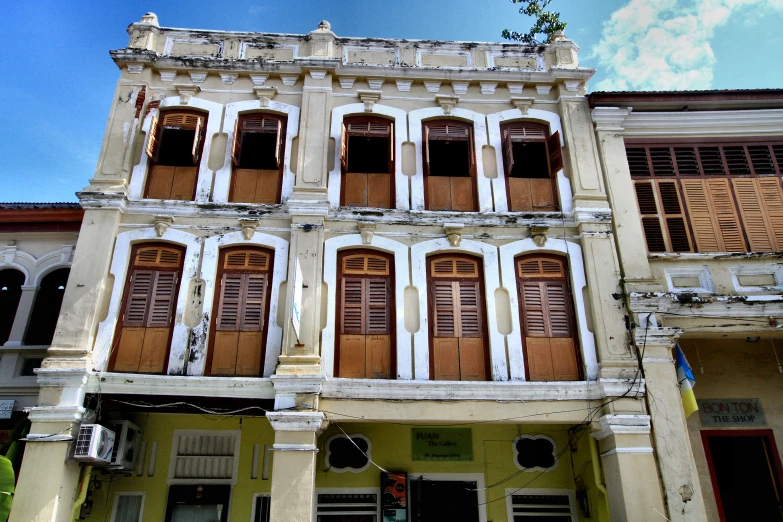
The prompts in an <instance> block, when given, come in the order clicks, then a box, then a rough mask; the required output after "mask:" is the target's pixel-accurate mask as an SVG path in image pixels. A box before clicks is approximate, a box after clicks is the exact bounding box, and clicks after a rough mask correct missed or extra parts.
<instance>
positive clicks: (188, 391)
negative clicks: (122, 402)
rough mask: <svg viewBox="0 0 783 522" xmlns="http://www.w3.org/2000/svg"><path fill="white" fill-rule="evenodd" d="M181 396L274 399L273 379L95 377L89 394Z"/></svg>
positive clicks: (118, 375)
mask: <svg viewBox="0 0 783 522" xmlns="http://www.w3.org/2000/svg"><path fill="white" fill-rule="evenodd" d="M98 391H100V392H101V393H118V394H135V393H142V392H143V393H145V394H149V395H180V396H192V397H202V396H203V397H230V398H250V399H274V397H275V391H274V388H273V387H272V380H271V379H269V378H266V377H209V376H181V375H144V374H139V373H101V374H91V375H90V377H89V380H88V382H87V392H88V393H97V392H98Z"/></svg>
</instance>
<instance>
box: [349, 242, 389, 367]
mask: <svg viewBox="0 0 783 522" xmlns="http://www.w3.org/2000/svg"><path fill="white" fill-rule="evenodd" d="M337 263H338V270H339V273H338V278H339V282H338V285H339V287H338V291H339V292H340V294H339V295H340V298H339V299H338V310H337V317H338V318H339V322H338V324H337V328H338V331H339V335H338V346H337V351H336V354H335V363H334V365H335V368H334V373H335V376H337V377H349V378H358V379H391V378H392V376H393V375H395V374H396V370H395V363H396V361H395V357H394V350H392V346H394V342H393V340H394V331H393V330H392V325H393V324H394V320H395V319H394V293H393V291H392V287H393V281H394V272H393V269H392V267H393V266H394V265H393V262H392V257H391V256H390V255H389V254H385V253H382V252H377V251H370V250H358V251H357V250H348V251H344V252H341V253H339V254H338V256H337Z"/></svg>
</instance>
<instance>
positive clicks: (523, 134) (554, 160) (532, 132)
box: [502, 122, 563, 212]
mask: <svg viewBox="0 0 783 522" xmlns="http://www.w3.org/2000/svg"><path fill="white" fill-rule="evenodd" d="M502 135H503V161H504V167H505V169H504V172H505V177H506V187H507V192H508V208H509V210H510V211H511V212H527V211H537V212H546V211H550V212H551V211H554V210H557V201H558V200H557V198H556V181H555V178H556V175H557V172H558V171H559V170H560V169H562V168H563V163H562V152H561V150H560V134H559V133H558V132H555V134H553V135H551V136H549V129H548V128H547V126H546V125H542V124H539V123H533V122H512V123H509V124H506V125H504V126H503V129H502ZM519 143H538V144H539V145H540V147H541V157H540V161H541V163H543V165H548V174H549V176H548V177H539V176H540V173H537V172H536V173H527V172H525V164H524V162H519V161H516V160H515V158H514V144H519ZM515 167H516V168H517V169H516V170H515Z"/></svg>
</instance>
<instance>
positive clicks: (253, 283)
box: [240, 274, 267, 332]
mask: <svg viewBox="0 0 783 522" xmlns="http://www.w3.org/2000/svg"><path fill="white" fill-rule="evenodd" d="M244 284H245V292H244V302H243V303H242V323H241V326H240V328H241V331H243V332H260V331H262V330H263V329H264V309H265V305H266V284H267V275H266V274H244Z"/></svg>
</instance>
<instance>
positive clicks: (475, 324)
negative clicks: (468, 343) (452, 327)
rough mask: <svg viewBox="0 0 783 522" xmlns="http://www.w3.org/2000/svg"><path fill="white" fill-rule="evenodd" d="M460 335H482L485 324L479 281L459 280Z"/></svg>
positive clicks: (457, 302) (457, 303)
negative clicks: (482, 315)
mask: <svg viewBox="0 0 783 522" xmlns="http://www.w3.org/2000/svg"><path fill="white" fill-rule="evenodd" d="M456 284H457V285H459V286H458V288H459V299H458V300H457V301H456V302H455V304H456V305H457V306H458V307H459V316H458V317H459V330H458V331H459V336H460V337H481V336H482V335H483V334H484V325H483V324H482V321H481V289H480V288H479V283H478V281H459V282H457V283H456Z"/></svg>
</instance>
